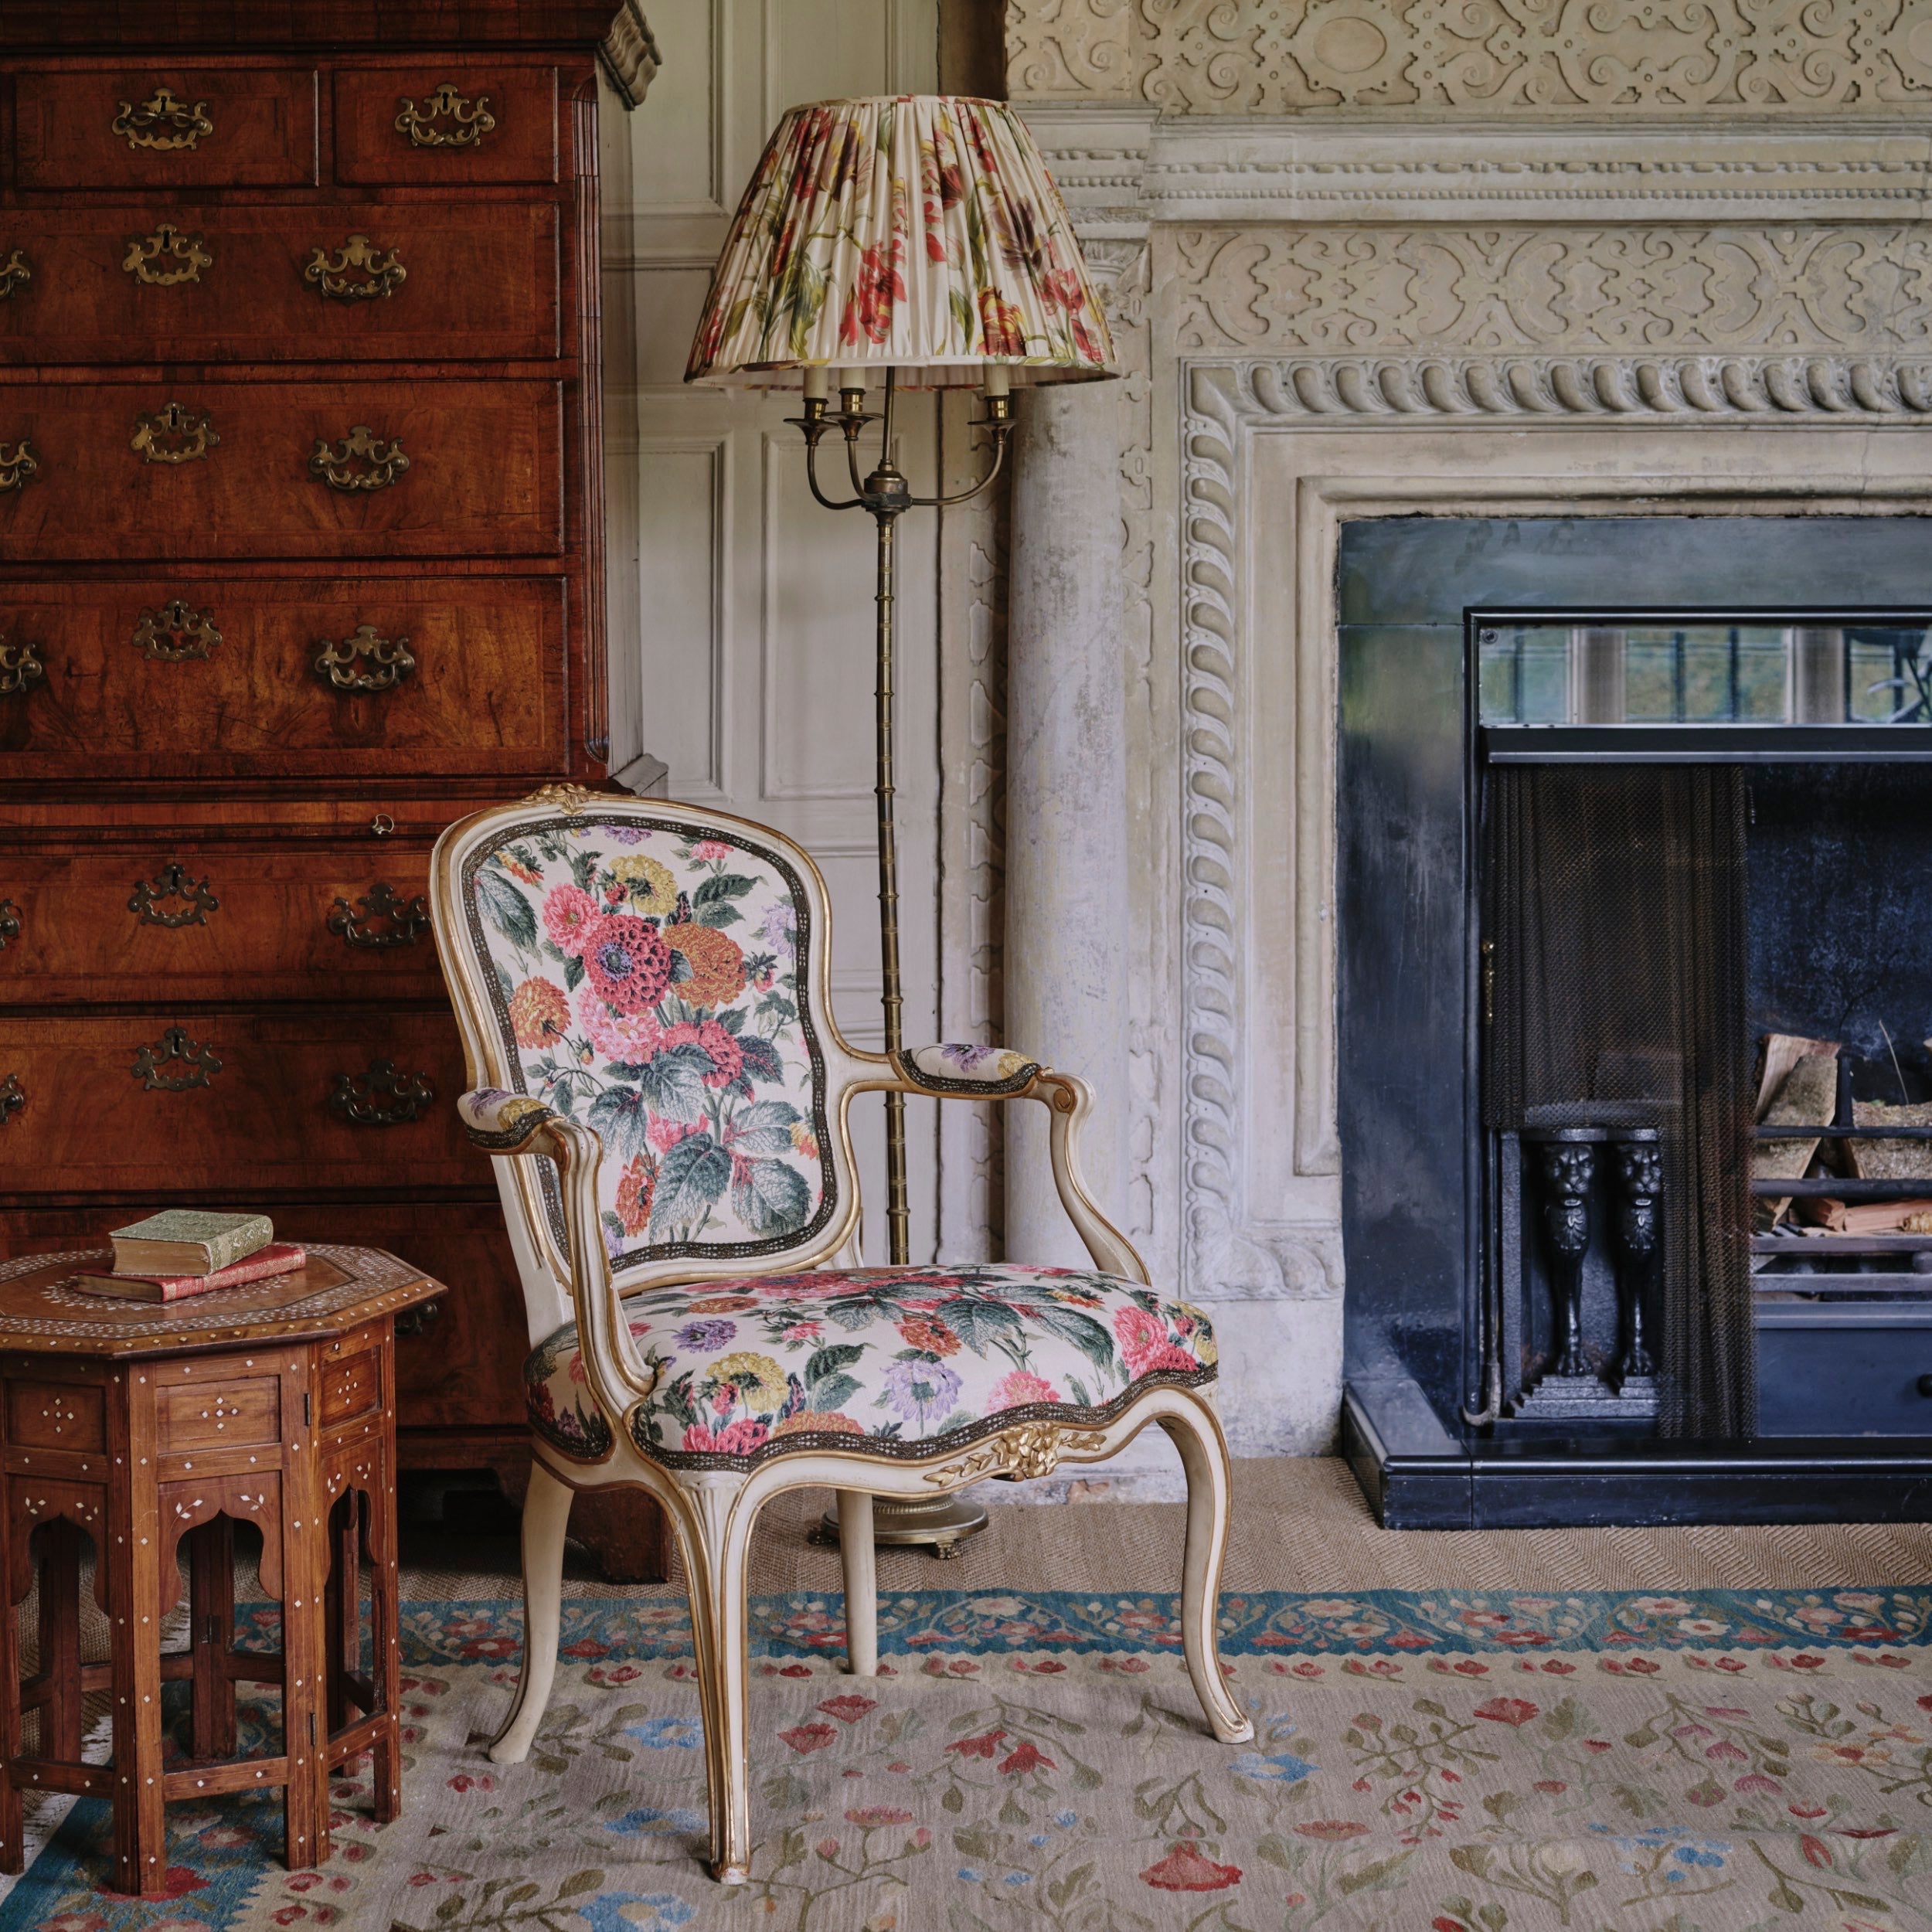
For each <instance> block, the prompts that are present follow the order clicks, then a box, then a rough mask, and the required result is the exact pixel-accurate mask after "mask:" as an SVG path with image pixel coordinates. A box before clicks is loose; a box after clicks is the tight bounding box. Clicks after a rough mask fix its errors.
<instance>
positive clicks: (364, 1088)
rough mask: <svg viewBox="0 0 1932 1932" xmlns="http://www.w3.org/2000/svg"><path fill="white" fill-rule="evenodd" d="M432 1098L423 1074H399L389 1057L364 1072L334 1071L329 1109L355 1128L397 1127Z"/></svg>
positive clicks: (417, 1113) (416, 1114) (415, 1116)
mask: <svg viewBox="0 0 1932 1932" xmlns="http://www.w3.org/2000/svg"><path fill="white" fill-rule="evenodd" d="M435 1098H436V1089H435V1088H434V1087H432V1086H431V1085H430V1077H429V1076H428V1074H427V1073H399V1072H397V1070H396V1063H395V1062H394V1061H393V1060H377V1061H376V1062H374V1063H373V1064H372V1065H371V1066H370V1068H369V1071H368V1072H367V1073H338V1074H337V1075H336V1076H335V1089H334V1090H333V1091H332V1093H331V1094H330V1095H329V1097H328V1107H329V1111H330V1112H331V1113H332V1114H338V1115H340V1116H341V1117H342V1119H344V1120H345V1121H349V1123H350V1124H351V1125H352V1126H355V1127H400V1126H401V1125H402V1124H403V1123H404V1122H405V1121H413V1120H415V1119H417V1118H418V1117H420V1115H421V1114H423V1111H424V1110H425V1109H426V1108H427V1107H429V1105H430V1103H431V1102H432V1101H434V1099H435Z"/></svg>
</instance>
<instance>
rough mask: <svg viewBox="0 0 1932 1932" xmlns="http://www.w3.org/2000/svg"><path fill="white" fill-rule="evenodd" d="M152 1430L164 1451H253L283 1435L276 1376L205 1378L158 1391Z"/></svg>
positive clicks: (277, 1441)
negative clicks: (229, 1379)
mask: <svg viewBox="0 0 1932 1932" xmlns="http://www.w3.org/2000/svg"><path fill="white" fill-rule="evenodd" d="M155 1436H156V1438H157V1440H158V1443H159V1445H160V1448H161V1452H162V1454H163V1455H177V1454H179V1453H180V1452H181V1451H182V1450H184V1449H253V1448H257V1447H260V1445H261V1444H264V1443H279V1442H280V1441H281V1439H282V1384H281V1377H280V1376H248V1377H247V1378H245V1379H236V1380H233V1381H222V1380H217V1379H209V1380H208V1381H205V1382H202V1383H200V1384H199V1386H196V1384H195V1383H192V1382H190V1383H186V1384H182V1385H177V1386H173V1387H171V1388H165V1389H161V1390H160V1391H159V1392H158V1393H157V1394H156V1396H155Z"/></svg>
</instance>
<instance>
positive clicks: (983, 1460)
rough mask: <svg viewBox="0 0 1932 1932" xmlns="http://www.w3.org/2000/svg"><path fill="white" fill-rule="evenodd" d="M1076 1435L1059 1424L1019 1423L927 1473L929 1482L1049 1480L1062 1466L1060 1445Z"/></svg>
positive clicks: (951, 1483)
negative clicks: (992, 1478)
mask: <svg viewBox="0 0 1932 1932" xmlns="http://www.w3.org/2000/svg"><path fill="white" fill-rule="evenodd" d="M1074 1433H1075V1432H1074V1431H1073V1430H1070V1429H1063V1428H1061V1427H1060V1426H1059V1425H1058V1424H1057V1423H1051V1422H1022V1423H1015V1425H1014V1426H1013V1427H1012V1428H1010V1429H1002V1430H1001V1431H1000V1433H999V1434H998V1435H996V1436H993V1437H989V1438H988V1440H986V1441H985V1442H982V1443H978V1444H975V1446H974V1447H972V1448H971V1449H969V1450H968V1451H967V1452H966V1453H965V1454H964V1455H963V1456H959V1457H956V1458H954V1460H953V1461H951V1462H948V1463H944V1464H941V1465H940V1467H939V1468H937V1469H929V1470H927V1471H926V1480H927V1481H928V1482H930V1483H935V1484H939V1483H944V1484H945V1485H948V1486H949V1487H950V1486H951V1485H954V1484H957V1483H962V1482H971V1481H975V1480H976V1479H977V1478H979V1477H981V1476H1016V1477H1019V1478H1021V1479H1022V1481H1026V1480H1030V1479H1031V1478H1033V1477H1036V1476H1050V1475H1052V1474H1053V1471H1055V1470H1056V1468H1059V1466H1060V1445H1061V1444H1062V1443H1063V1442H1064V1441H1066V1440H1069V1439H1070V1437H1072V1436H1073V1434H1074Z"/></svg>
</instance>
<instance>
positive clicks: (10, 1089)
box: [0, 1073, 27, 1127]
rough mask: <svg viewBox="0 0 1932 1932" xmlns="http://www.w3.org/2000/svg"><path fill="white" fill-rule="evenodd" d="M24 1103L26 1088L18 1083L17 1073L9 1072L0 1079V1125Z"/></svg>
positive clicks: (16, 1112) (6, 1121)
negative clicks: (3, 1078)
mask: <svg viewBox="0 0 1932 1932" xmlns="http://www.w3.org/2000/svg"><path fill="white" fill-rule="evenodd" d="M26 1104H27V1090H26V1088H25V1087H22V1085H21V1084H20V1076H19V1074H18V1073H9V1075H8V1076H7V1077H6V1078H5V1080H0V1127H5V1125H6V1124H7V1123H8V1121H10V1120H12V1118H13V1117H14V1115H15V1114H18V1113H19V1111H20V1110H21V1109H22V1107H25V1106H26Z"/></svg>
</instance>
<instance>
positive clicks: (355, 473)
mask: <svg viewBox="0 0 1932 1932" xmlns="http://www.w3.org/2000/svg"><path fill="white" fill-rule="evenodd" d="M409 466H410V460H409V458H408V457H406V456H405V455H404V454H403V440H402V438H401V437H389V439H388V440H386V441H385V440H384V439H383V437H379V436H378V435H376V433H375V432H374V431H373V430H372V429H370V427H369V425H368V424H367V423H357V424H356V425H355V427H354V428H353V429H352V430H350V431H349V434H348V435H346V436H345V437H342V438H341V439H340V440H338V442H337V443H336V444H335V446H334V447H330V445H329V444H328V441H327V440H326V439H325V438H322V437H318V438H317V439H316V443H315V449H314V450H313V451H311V454H310V456H309V459H308V473H309V474H310V475H311V476H312V477H314V478H316V480H317V481H318V482H322V483H326V484H327V485H328V487H329V488H331V489H332V490H350V491H353V490H386V489H387V488H389V485H391V484H393V483H395V482H397V481H400V478H401V477H402V474H403V471H405V470H406V469H407V468H409Z"/></svg>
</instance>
